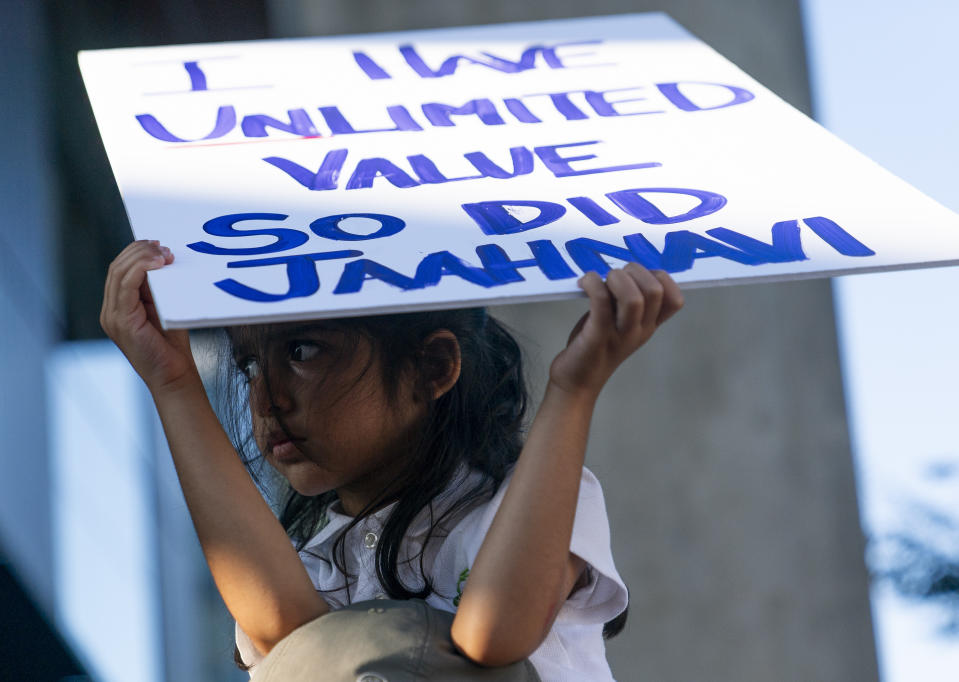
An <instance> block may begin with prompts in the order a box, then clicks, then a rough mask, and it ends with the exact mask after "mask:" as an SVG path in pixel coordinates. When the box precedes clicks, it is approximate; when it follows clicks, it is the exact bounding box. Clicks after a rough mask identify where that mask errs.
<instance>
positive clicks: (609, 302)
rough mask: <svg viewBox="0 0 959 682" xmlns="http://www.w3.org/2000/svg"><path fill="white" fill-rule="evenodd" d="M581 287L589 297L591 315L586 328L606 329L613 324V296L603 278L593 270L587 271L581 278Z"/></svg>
mask: <svg viewBox="0 0 959 682" xmlns="http://www.w3.org/2000/svg"><path fill="white" fill-rule="evenodd" d="M579 287H580V288H581V289H582V290H583V291H585V292H586V295H587V296H588V297H589V317H588V318H587V319H586V324H585V325H584V329H585V328H587V327H590V326H592V327H594V328H597V329H605V328H608V327H609V326H610V325H612V324H613V319H614V318H613V314H614V313H613V297H612V296H611V295H610V293H609V289H608V288H606V283H605V282H604V281H603V278H602V277H600V276H599V275H598V274H596V273H595V272H593V271H590V272H587V273H586V274H585V275H583V276H582V277H580V279H579Z"/></svg>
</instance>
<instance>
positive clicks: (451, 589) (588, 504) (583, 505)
mask: <svg viewBox="0 0 959 682" xmlns="http://www.w3.org/2000/svg"><path fill="white" fill-rule="evenodd" d="M478 476H479V474H478V473H476V472H468V471H466V470H465V469H464V470H463V471H462V472H460V474H459V475H457V476H456V477H454V480H453V482H452V483H451V484H450V486H449V487H448V488H447V489H446V490H444V491H443V493H441V494H440V495H439V496H438V497H437V498H436V499H435V500H434V503H433V508H434V518H435V517H437V516H438V515H439V514H441V513H442V511H443V510H445V509H446V508H448V506H449V505H450V504H451V503H452V501H453V500H454V499H455V495H456V494H457V493H458V492H460V491H462V490H463V489H464V487H465V486H468V485H469V484H471V483H473V482H474V481H476V480H478ZM509 480H510V479H509V478H507V479H506V480H505V481H504V482H503V485H502V486H500V489H499V491H498V492H497V493H496V495H495V496H494V497H493V498H492V499H491V500H490V501H488V502H486V503H482V504H478V505H476V506H474V507H472V508H471V509H470V510H468V511H467V512H466V513H464V514H460V515H459V518H458V519H453V520H452V523H451V524H450V525H451V528H450V529H449V530H448V532H447V531H442V532H441V536H439V537H437V536H436V535H434V538H433V539H432V540H431V541H430V543H429V547H428V551H427V552H426V555H425V556H424V558H423V561H424V567H425V569H426V573H427V575H429V576H430V578H431V580H432V581H433V590H434V592H433V593H432V594H430V595H429V596H428V597H427V598H426V602H427V603H428V604H429V605H431V606H433V607H435V608H438V609H442V610H444V611H449V612H455V611H456V607H457V605H458V604H459V595H460V594H462V590H463V587H464V586H465V584H466V581H467V580H468V579H469V569H470V567H471V566H472V565H473V561H474V560H475V559H476V555H477V553H478V552H479V549H480V545H482V543H483V538H484V537H486V532H487V531H488V530H489V528H490V525H491V524H492V522H493V517H494V516H495V515H496V510H497V509H499V506H500V503H501V502H502V500H503V496H504V495H505V493H506V489H507V487H508V485H509ZM391 509H392V505H390V506H388V507H384V508H383V509H381V510H379V511H378V512H376V513H375V514H373V515H371V516H369V517H367V518H365V519H363V521H361V522H360V523H359V524H357V525H356V526H355V527H354V528H351V529H350V530H349V531H348V533H347V535H346V537H345V538H344V541H343V551H344V558H345V561H346V568H347V571H348V572H349V573H350V574H352V575H353V576H354V578H353V580H352V582H350V583H349V584H348V583H347V578H346V577H345V576H344V575H343V573H342V572H341V571H340V570H339V569H338V568H337V566H336V562H334V561H332V556H333V545H334V543H335V541H336V538H337V536H338V535H339V533H340V531H341V530H342V529H343V528H344V527H345V526H346V525H348V524H349V523H350V521H352V517H350V516H346V515H345V514H343V513H341V512H340V511H339V503H335V504H334V505H332V506H331V508H330V509H329V510H328V512H327V517H328V523H327V525H326V526H324V527H323V529H322V530H320V532H319V533H317V534H316V536H315V537H313V539H311V540H310V541H309V542H308V543H307V544H306V546H305V547H304V548H303V549H302V550H301V551H300V559H301V560H302V561H303V564H304V566H305V567H306V570H307V573H308V574H309V576H310V579H311V580H312V581H313V584H314V586H316V588H317V590H321V591H322V596H323V598H324V599H325V600H326V601H327V602H328V603H329V604H330V607H331V608H333V609H336V608H339V607H342V606H344V605H346V604H349V603H353V602H358V601H365V600H367V599H376V598H384V597H385V596H386V590H385V589H383V586H382V585H380V583H379V581H378V580H377V578H376V566H375V555H376V545H377V543H378V542H379V537H380V534H381V532H382V529H383V525H384V523H385V522H386V519H387V518H388V516H389V514H390V511H391ZM454 524H455V525H454ZM444 525H445V524H444ZM429 526H430V519H429V515H428V514H426V513H421V514H420V516H419V517H417V519H416V520H414V522H413V523H412V524H411V525H410V528H409V531H408V533H407V538H408V544H407V545H404V547H403V548H402V549H401V557H400V558H401V561H400V562H399V567H398V571H399V575H400V578H401V579H402V580H403V582H404V584H405V585H406V586H407V587H408V588H414V589H418V588H420V587H421V586H422V585H421V581H420V580H419V579H418V576H419V566H420V559H419V557H417V556H416V555H417V554H418V553H419V550H420V547H421V546H422V542H423V539H424V538H425V537H426V533H427V531H428V529H429ZM443 535H445V537H443ZM570 551H571V552H572V553H573V554H576V555H577V556H579V557H580V558H582V559H583V560H584V561H586V563H587V564H588V566H589V570H588V575H589V581H588V583H587V584H586V585H585V586H584V587H582V588H580V589H579V590H577V591H576V592H574V593H573V595H572V596H571V597H570V598H569V599H568V600H567V601H566V602H565V603H564V604H563V606H562V607H561V608H560V611H559V614H558V615H557V617H556V621H555V622H554V624H553V627H552V629H551V630H550V632H549V634H548V635H547V636H546V639H545V640H544V641H543V643H542V644H541V645H540V647H539V648H538V649H536V651H534V652H533V654H532V655H531V656H530V661H531V662H532V663H533V665H534V666H535V668H536V670H537V672H538V673H539V675H540V677H541V678H542V679H543V680H544V682H604V681H607V680H612V679H613V678H612V674H611V673H610V670H609V665H608V664H607V662H606V649H605V644H604V641H603V636H602V631H603V624H604V623H606V622H607V621H609V620H612V619H613V618H615V617H616V616H617V615H619V614H620V613H622V611H623V609H625V608H626V603H627V595H626V587H625V586H624V585H623V581H622V579H621V578H620V577H619V573H617V571H616V567H615V565H614V564H613V555H612V551H611V548H610V540H609V521H608V519H607V516H606V505H605V501H604V499H603V491H602V488H601V487H600V484H599V481H597V480H596V477H595V476H593V474H592V473H591V472H590V471H589V470H588V469H585V468H584V469H583V475H582V478H581V480H580V486H579V501H578V502H577V505H576V517H575V521H574V523H573V536H572V540H571V542H570ZM410 557H415V558H413V559H412V560H411V561H404V559H407V560H408V559H409V558H410ZM236 630H237V631H236V642H237V647H238V648H239V651H240V655H241V657H242V658H243V661H244V662H245V663H246V664H247V665H251V664H252V665H256V663H258V662H259V661H260V660H262V658H263V656H262V654H260V652H259V651H258V650H257V649H256V648H255V647H254V646H253V644H252V642H250V640H249V638H248V637H247V636H246V634H245V633H244V632H243V631H242V630H241V629H240V628H239V626H237V629H236ZM251 673H252V671H251Z"/></svg>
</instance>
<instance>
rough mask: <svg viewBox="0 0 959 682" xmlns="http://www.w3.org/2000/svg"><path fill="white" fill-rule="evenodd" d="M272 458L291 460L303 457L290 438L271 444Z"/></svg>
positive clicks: (281, 460) (284, 460) (280, 460)
mask: <svg viewBox="0 0 959 682" xmlns="http://www.w3.org/2000/svg"><path fill="white" fill-rule="evenodd" d="M272 453H273V458H274V459H275V460H276V461H278V462H292V461H295V460H298V459H303V455H301V454H300V451H299V450H297V449H296V444H295V443H294V442H293V441H291V440H281V441H278V442H277V443H275V444H274V445H273V450H272Z"/></svg>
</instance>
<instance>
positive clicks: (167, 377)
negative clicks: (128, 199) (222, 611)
mask: <svg viewBox="0 0 959 682" xmlns="http://www.w3.org/2000/svg"><path fill="white" fill-rule="evenodd" d="M172 262H173V254H172V253H171V252H170V250H169V249H167V248H166V247H163V246H160V244H159V243H158V242H155V241H138V242H134V243H132V244H130V245H129V246H128V247H127V248H126V249H124V250H123V252H121V253H120V255H119V256H117V258H116V260H114V261H113V263H112V264H111V265H110V270H109V273H108V275H107V281H106V287H105V291H104V297H103V309H102V311H101V313H100V324H101V325H102V326H103V329H104V331H106V333H107V335H108V336H109V337H110V338H111V339H113V341H114V342H115V343H116V344H117V346H119V347H120V350H122V351H123V353H124V355H126V356H127V359H128V360H129V361H130V364H132V365H133V368H134V369H135V370H136V371H137V373H138V374H139V375H140V377H141V378H142V379H143V380H144V382H146V385H147V387H148V388H149V389H150V393H151V394H152V396H153V400H154V402H155V403H156V406H157V411H158V412H159V413H160V419H161V421H162V422H163V430H164V432H165V433H166V437H167V442H168V443H169V445H170V452H171V453H172V454H173V462H174V464H175V466H176V471H177V476H178V477H179V479H180V486H181V487H182V489H183V495H184V497H185V498H186V502H187V506H188V508H189V510H190V516H191V517H192V519H193V525H194V527H195V528H196V532H197V536H198V537H199V540H200V545H201V546H202V548H203V553H204V555H205V556H206V560H207V563H208V564H209V566H210V571H211V573H212V574H213V579H214V581H215V582H216V585H217V588H218V589H219V591H220V595H221V596H222V597H223V601H224V602H225V603H226V606H227V608H228V609H229V610H230V613H232V614H233V617H234V618H235V619H236V620H237V622H238V623H239V625H240V627H241V628H243V630H244V632H246V634H247V635H248V636H249V637H250V639H251V640H252V641H253V643H254V644H255V645H256V647H257V648H258V649H260V650H261V651H262V652H263V653H264V654H265V653H267V652H269V651H270V649H272V648H273V646H274V645H275V644H276V643H277V642H279V641H280V640H281V639H283V637H285V636H286V635H288V634H289V633H290V632H292V631H293V630H294V629H296V628H297V627H299V626H300V625H303V624H304V623H306V622H308V621H310V620H313V619H314V618H317V617H318V616H321V615H323V614H324V613H326V612H327V611H328V610H329V608H328V606H327V605H326V603H325V602H324V601H323V599H322V598H321V597H320V596H319V595H318V594H317V592H316V590H315V589H314V588H313V584H312V583H311V582H310V579H309V577H308V576H307V574H306V570H305V569H304V568H303V564H302V563H301V562H300V559H299V557H298V556H297V554H296V552H295V551H294V549H293V546H292V544H291V543H290V540H289V538H288V537H287V535H286V533H285V532H284V530H283V527H282V526H281V525H280V523H279V521H278V520H277V519H276V517H275V516H274V515H273V512H272V511H271V510H270V508H269V507H268V506H267V504H266V502H265V501H264V500H263V498H262V496H261V495H260V493H259V491H258V490H257V489H256V486H254V484H253V481H252V480H251V479H250V476H249V475H248V474H247V472H246V469H245V468H244V467H243V464H242V462H241V461H240V458H239V456H238V455H237V454H236V452H235V451H234V449H233V446H232V445H231V443H230V441H229V439H228V438H227V436H226V433H225V432H224V431H223V429H222V427H221V426H220V423H219V422H218V421H217V419H216V416H215V414H214V413H213V409H212V407H211V406H210V403H209V400H208V399H207V397H206V393H205V391H204V389H203V384H202V383H201V381H200V376H199V374H198V373H197V370H196V365H195V364H194V361H193V355H192V354H191V352H190V341H189V337H188V335H187V332H186V331H184V330H172V331H163V330H162V329H161V328H160V324H159V321H158V319H157V315H156V309H155V308H154V305H153V298H152V296H151V295H150V290H149V287H148V285H147V281H146V273H147V271H148V270H155V269H158V268H161V267H163V266H164V265H168V264H170V263H172Z"/></svg>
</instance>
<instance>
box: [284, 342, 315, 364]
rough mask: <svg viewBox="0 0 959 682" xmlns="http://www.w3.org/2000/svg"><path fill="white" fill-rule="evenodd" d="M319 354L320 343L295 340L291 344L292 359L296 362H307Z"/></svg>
mask: <svg viewBox="0 0 959 682" xmlns="http://www.w3.org/2000/svg"><path fill="white" fill-rule="evenodd" d="M319 354H320V346H319V344H316V343H313V342H311V341H294V342H293V343H291V344H290V359H291V360H293V361H294V362H306V361H308V360H312V359H313V358H315V357H316V356H317V355H319Z"/></svg>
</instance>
